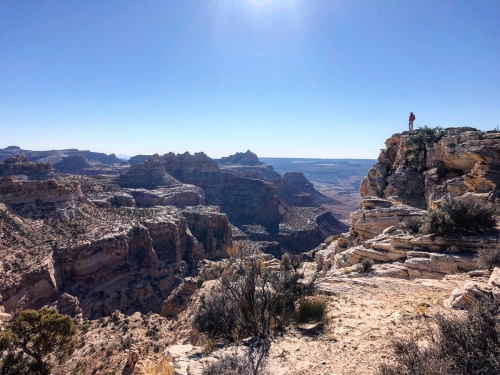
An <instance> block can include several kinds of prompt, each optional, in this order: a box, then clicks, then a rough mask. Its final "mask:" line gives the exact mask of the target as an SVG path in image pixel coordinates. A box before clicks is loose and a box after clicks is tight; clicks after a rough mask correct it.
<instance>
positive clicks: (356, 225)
mask: <svg viewBox="0 0 500 375" xmlns="http://www.w3.org/2000/svg"><path fill="white" fill-rule="evenodd" d="M425 212H426V211H424V210H421V209H418V208H415V207H411V206H408V205H401V204H394V203H393V202H391V201H389V200H387V199H382V198H377V197H365V198H363V199H362V200H361V202H360V209H359V210H358V211H355V212H353V213H352V214H351V228H350V232H351V234H352V235H353V236H354V238H355V242H356V243H361V242H363V241H366V240H369V239H371V238H374V237H376V236H378V235H379V234H382V233H383V231H384V230H385V229H386V228H388V227H392V226H394V225H402V224H405V223H407V222H408V221H409V220H411V219H415V218H418V217H421V216H422V215H424V214H425Z"/></svg>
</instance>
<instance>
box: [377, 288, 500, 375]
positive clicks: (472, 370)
mask: <svg viewBox="0 0 500 375" xmlns="http://www.w3.org/2000/svg"><path fill="white" fill-rule="evenodd" d="M435 323H436V328H435V329H433V330H432V329H429V330H428V332H427V333H426V335H425V337H424V338H425V339H426V340H427V345H419V344H418V339H417V338H416V337H412V336H410V337H408V338H404V339H396V340H394V341H393V349H394V361H395V363H394V364H383V365H381V367H380V374H381V375H423V374H426V375H438V374H439V375H444V374H450V375H493V374H499V373H500V327H499V320H498V305H497V304H496V303H495V302H494V301H493V300H492V299H490V298H485V299H483V300H482V301H480V302H479V303H478V304H477V305H476V306H474V307H472V308H471V309H470V310H469V311H468V313H467V316H465V317H461V318H457V317H445V316H442V315H438V316H437V318H436V319H435Z"/></svg>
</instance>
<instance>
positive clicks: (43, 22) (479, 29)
mask: <svg viewBox="0 0 500 375" xmlns="http://www.w3.org/2000/svg"><path fill="white" fill-rule="evenodd" d="M499 19H500V1H498V0H494V1H487V0H481V1H472V0H470V1H460V0H453V1H446V0H439V1H435V0H432V1H427V0H408V1H403V0H380V1H378V0H365V1H360V0H349V1H347V0H342V1H341V0H165V1H149V0H141V1H128V0H120V1H113V0H106V1H102V0H96V1H94V0H85V1H76V0H64V1H62V0H61V1H50V0H46V1H39V0H32V1H30V0H25V1H16V0H3V1H2V2H0V134H1V136H0V147H2V148H3V147H6V146H9V145H18V146H21V147H22V148H27V149H38V150H40V149H59V148H80V149H91V150H93V151H101V152H107V153H111V152H115V153H119V154H128V155H135V154H140V153H143V154H151V153H154V152H158V153H165V152H169V151H173V152H184V151H190V152H195V151H204V152H205V153H207V154H208V155H209V156H212V157H220V156H226V155H229V154H232V153H234V152H237V151H246V150H247V149H250V150H252V151H254V152H256V153H257V154H258V155H259V156H267V157H319V158H370V159H373V158H376V157H377V156H378V152H379V149H380V148H382V147H384V141H385V139H386V138H388V137H389V136H390V135H391V134H393V133H395V132H399V131H402V130H406V128H407V119H408V115H409V112H410V111H413V112H414V113H415V114H416V116H417V119H416V121H415V124H416V125H428V126H444V127H448V126H473V127H477V128H479V129H482V130H488V129H493V128H495V127H496V126H500V105H499V103H500V69H499V62H500V27H498V20H499Z"/></svg>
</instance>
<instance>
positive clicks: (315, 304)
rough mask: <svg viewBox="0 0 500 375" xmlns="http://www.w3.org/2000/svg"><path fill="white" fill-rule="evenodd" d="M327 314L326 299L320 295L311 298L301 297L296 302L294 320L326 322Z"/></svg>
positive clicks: (302, 322)
mask: <svg viewBox="0 0 500 375" xmlns="http://www.w3.org/2000/svg"><path fill="white" fill-rule="evenodd" d="M327 315H328V301H327V300H326V298H324V297H321V296H314V297H313V298H307V297H302V298H301V299H299V301H298V304H297V310H296V311H295V315H294V318H295V321H296V322H297V323H301V324H304V323H326V322H327V319H328V317H327Z"/></svg>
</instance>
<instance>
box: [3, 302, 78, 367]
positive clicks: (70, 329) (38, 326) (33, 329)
mask: <svg viewBox="0 0 500 375" xmlns="http://www.w3.org/2000/svg"><path fill="white" fill-rule="evenodd" d="M77 332H78V330H77V328H76V325H75V323H74V322H73V320H72V319H71V318H70V317H69V316H65V315H61V314H59V312H57V311H56V310H49V309H41V310H39V311H37V310H25V311H23V312H21V314H19V317H18V318H17V319H16V320H15V321H14V322H13V323H11V324H9V325H8V326H7V327H6V329H5V330H4V332H2V333H1V334H0V353H2V363H1V368H0V373H1V374H5V375H8V374H42V375H44V374H47V375H48V374H49V373H50V368H51V366H50V364H49V363H48V362H46V358H47V357H48V356H49V355H54V356H55V358H57V359H58V360H59V361H61V362H62V361H63V360H64V359H66V358H67V357H68V356H69V355H70V354H72V353H73V352H74V350H75V346H76V341H77Z"/></svg>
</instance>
